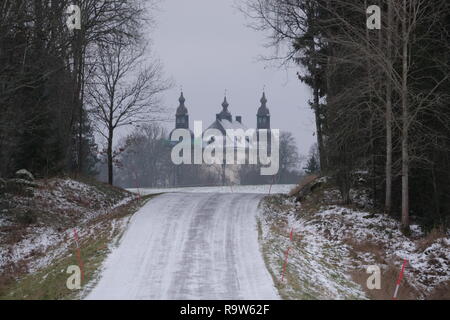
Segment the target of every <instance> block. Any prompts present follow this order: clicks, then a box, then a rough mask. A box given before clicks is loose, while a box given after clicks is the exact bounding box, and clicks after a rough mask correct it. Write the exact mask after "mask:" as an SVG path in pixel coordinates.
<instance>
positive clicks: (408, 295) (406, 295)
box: [350, 265, 419, 300]
mask: <svg viewBox="0 0 450 320" xmlns="http://www.w3.org/2000/svg"><path fill="white" fill-rule="evenodd" d="M399 273H400V268H398V267H395V266H393V265H388V267H387V268H386V269H382V270H381V288H380V289H373V290H370V289H368V288H367V279H368V278H369V276H370V274H368V273H366V270H363V269H361V270H357V271H352V272H351V273H350V274H351V276H352V279H353V281H355V282H356V283H358V284H359V285H361V287H362V288H363V289H364V291H365V293H366V294H367V296H368V297H369V298H370V299H372V300H392V299H393V297H394V292H395V287H396V285H397V279H398V276H399ZM418 296H419V292H418V291H417V290H416V289H415V288H414V287H412V286H411V285H410V284H409V283H408V276H407V274H405V276H404V278H403V280H402V282H401V283H400V288H399V290H398V294H397V299H399V300H416V299H417V297H418Z"/></svg>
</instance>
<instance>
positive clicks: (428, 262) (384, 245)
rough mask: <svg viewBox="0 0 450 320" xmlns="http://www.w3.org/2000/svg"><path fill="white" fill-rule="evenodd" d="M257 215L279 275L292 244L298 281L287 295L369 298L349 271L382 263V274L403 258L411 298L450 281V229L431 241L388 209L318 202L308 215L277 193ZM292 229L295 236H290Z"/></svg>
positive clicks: (291, 270)
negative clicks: (404, 228)
mask: <svg viewBox="0 0 450 320" xmlns="http://www.w3.org/2000/svg"><path fill="white" fill-rule="evenodd" d="M325 195H326V196H330V193H329V192H325ZM259 219H260V222H261V229H262V235H263V236H262V245H263V248H264V253H265V255H266V259H267V260H268V262H269V270H271V272H272V274H273V276H274V277H275V278H276V279H280V278H281V273H282V265H283V261H284V259H285V252H286V250H287V248H288V247H291V250H290V251H289V255H288V264H287V266H288V267H287V273H288V275H291V276H292V277H295V278H297V279H298V280H297V282H299V283H298V286H297V284H296V283H295V281H294V283H292V282H289V281H288V282H286V281H285V283H282V284H281V285H280V287H281V294H282V296H283V297H285V298H290V299H298V298H312V299H317V298H318V299H348V298H361V299H365V298H367V296H366V294H365V293H364V292H363V290H362V289H363V288H362V287H361V286H359V285H358V284H356V283H355V282H353V280H352V278H351V277H350V276H349V274H352V272H356V271H357V272H359V273H360V274H364V273H365V270H366V268H367V267H368V266H369V265H378V266H379V267H380V268H381V270H382V274H383V273H384V272H388V271H389V268H394V270H395V274H397V272H399V271H400V269H401V265H402V263H403V261H404V259H406V260H407V261H408V264H407V267H406V271H405V279H406V280H407V282H408V286H409V285H410V286H412V288H413V291H412V293H411V294H412V297H411V298H413V299H424V298H426V297H427V295H428V294H429V293H430V292H432V291H433V289H434V288H435V287H437V286H438V285H440V284H442V283H446V282H448V281H450V268H449V261H450V232H447V237H445V236H444V237H440V238H438V239H432V240H431V243H427V242H425V240H424V238H423V236H424V234H423V232H422V230H421V228H420V226H418V225H412V226H411V230H412V234H411V236H410V237H406V236H404V235H403V234H402V233H401V232H400V231H399V230H400V225H399V222H398V221H396V220H394V219H392V218H391V217H388V216H386V215H384V214H370V213H368V212H366V211H359V210H356V209H350V208H347V207H343V206H339V205H322V206H318V209H317V210H316V212H314V213H310V212H309V213H307V214H306V213H305V212H303V211H302V204H298V203H295V202H294V201H293V199H290V198H287V197H279V196H277V197H271V198H269V199H268V200H267V201H266V202H264V205H263V210H262V213H261V214H260V217H259ZM291 230H293V234H294V241H291V240H290V239H289V233H290V231H291ZM383 270H384V271H383ZM397 270H398V271H397ZM367 277H368V275H367ZM395 280H396V275H395V278H393V279H389V282H392V284H391V283H389V285H392V286H395V283H394V282H395ZM364 281H365V280H364ZM382 281H384V280H382ZM280 283H281V282H280ZM382 283H383V285H385V284H386V283H385V282H382ZM388 294H393V290H392V292H388ZM408 294H410V292H408ZM387 298H388V297H387Z"/></svg>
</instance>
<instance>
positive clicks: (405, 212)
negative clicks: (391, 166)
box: [402, 0, 409, 231]
mask: <svg viewBox="0 0 450 320" xmlns="http://www.w3.org/2000/svg"><path fill="white" fill-rule="evenodd" d="M406 19H407V8H406V0H403V19H402V41H403V54H402V65H403V66H402V122H403V123H402V229H403V230H404V231H407V230H408V229H409V154H408V126H409V112H408V101H407V99H408V82H407V80H408V79H407V77H408V35H407V30H406Z"/></svg>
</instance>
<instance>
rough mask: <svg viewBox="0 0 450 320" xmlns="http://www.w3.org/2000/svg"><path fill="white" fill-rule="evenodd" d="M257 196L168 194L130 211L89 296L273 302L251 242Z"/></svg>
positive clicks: (255, 235) (254, 236) (269, 283)
mask: <svg viewBox="0 0 450 320" xmlns="http://www.w3.org/2000/svg"><path fill="white" fill-rule="evenodd" d="M262 196H263V195H261V194H242V193H229V194H225V193H170V194H163V195H161V196H158V197H156V198H155V199H152V200H151V201H150V202H149V203H147V204H146V205H145V206H144V207H143V208H142V209H141V210H140V211H139V212H137V213H136V214H135V215H134V216H133V218H132V220H131V222H130V225H129V226H128V229H127V231H126V232H125V234H124V236H123V238H122V240H121V243H120V245H119V247H118V248H117V249H115V250H114V251H113V252H112V253H111V254H110V256H109V257H108V258H107V260H106V262H105V264H104V270H103V271H102V277H101V279H100V281H99V283H98V284H97V286H96V287H95V288H94V289H93V290H92V292H91V293H90V294H89V295H88V297H87V298H88V299H278V298H279V296H278V294H277V291H276V289H275V288H274V286H273V282H272V278H271V276H270V275H269V273H268V271H267V269H266V267H265V264H264V261H263V258H262V255H261V252H260V250H259V244H258V232H257V226H256V218H255V215H256V213H257V206H258V203H259V201H260V200H261V198H262Z"/></svg>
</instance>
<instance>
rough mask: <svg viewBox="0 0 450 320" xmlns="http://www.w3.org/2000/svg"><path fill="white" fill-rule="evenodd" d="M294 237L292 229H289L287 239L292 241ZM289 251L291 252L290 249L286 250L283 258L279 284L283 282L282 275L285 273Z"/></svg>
mask: <svg viewBox="0 0 450 320" xmlns="http://www.w3.org/2000/svg"><path fill="white" fill-rule="evenodd" d="M293 236H294V228H291V232H290V233H289V239H290V240H291V241H292V239H293ZM289 250H291V247H288V249H287V250H286V254H285V258H284V264H283V270H282V271H281V282H283V281H284V273H285V272H286V267H287V263H288V257H289Z"/></svg>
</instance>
